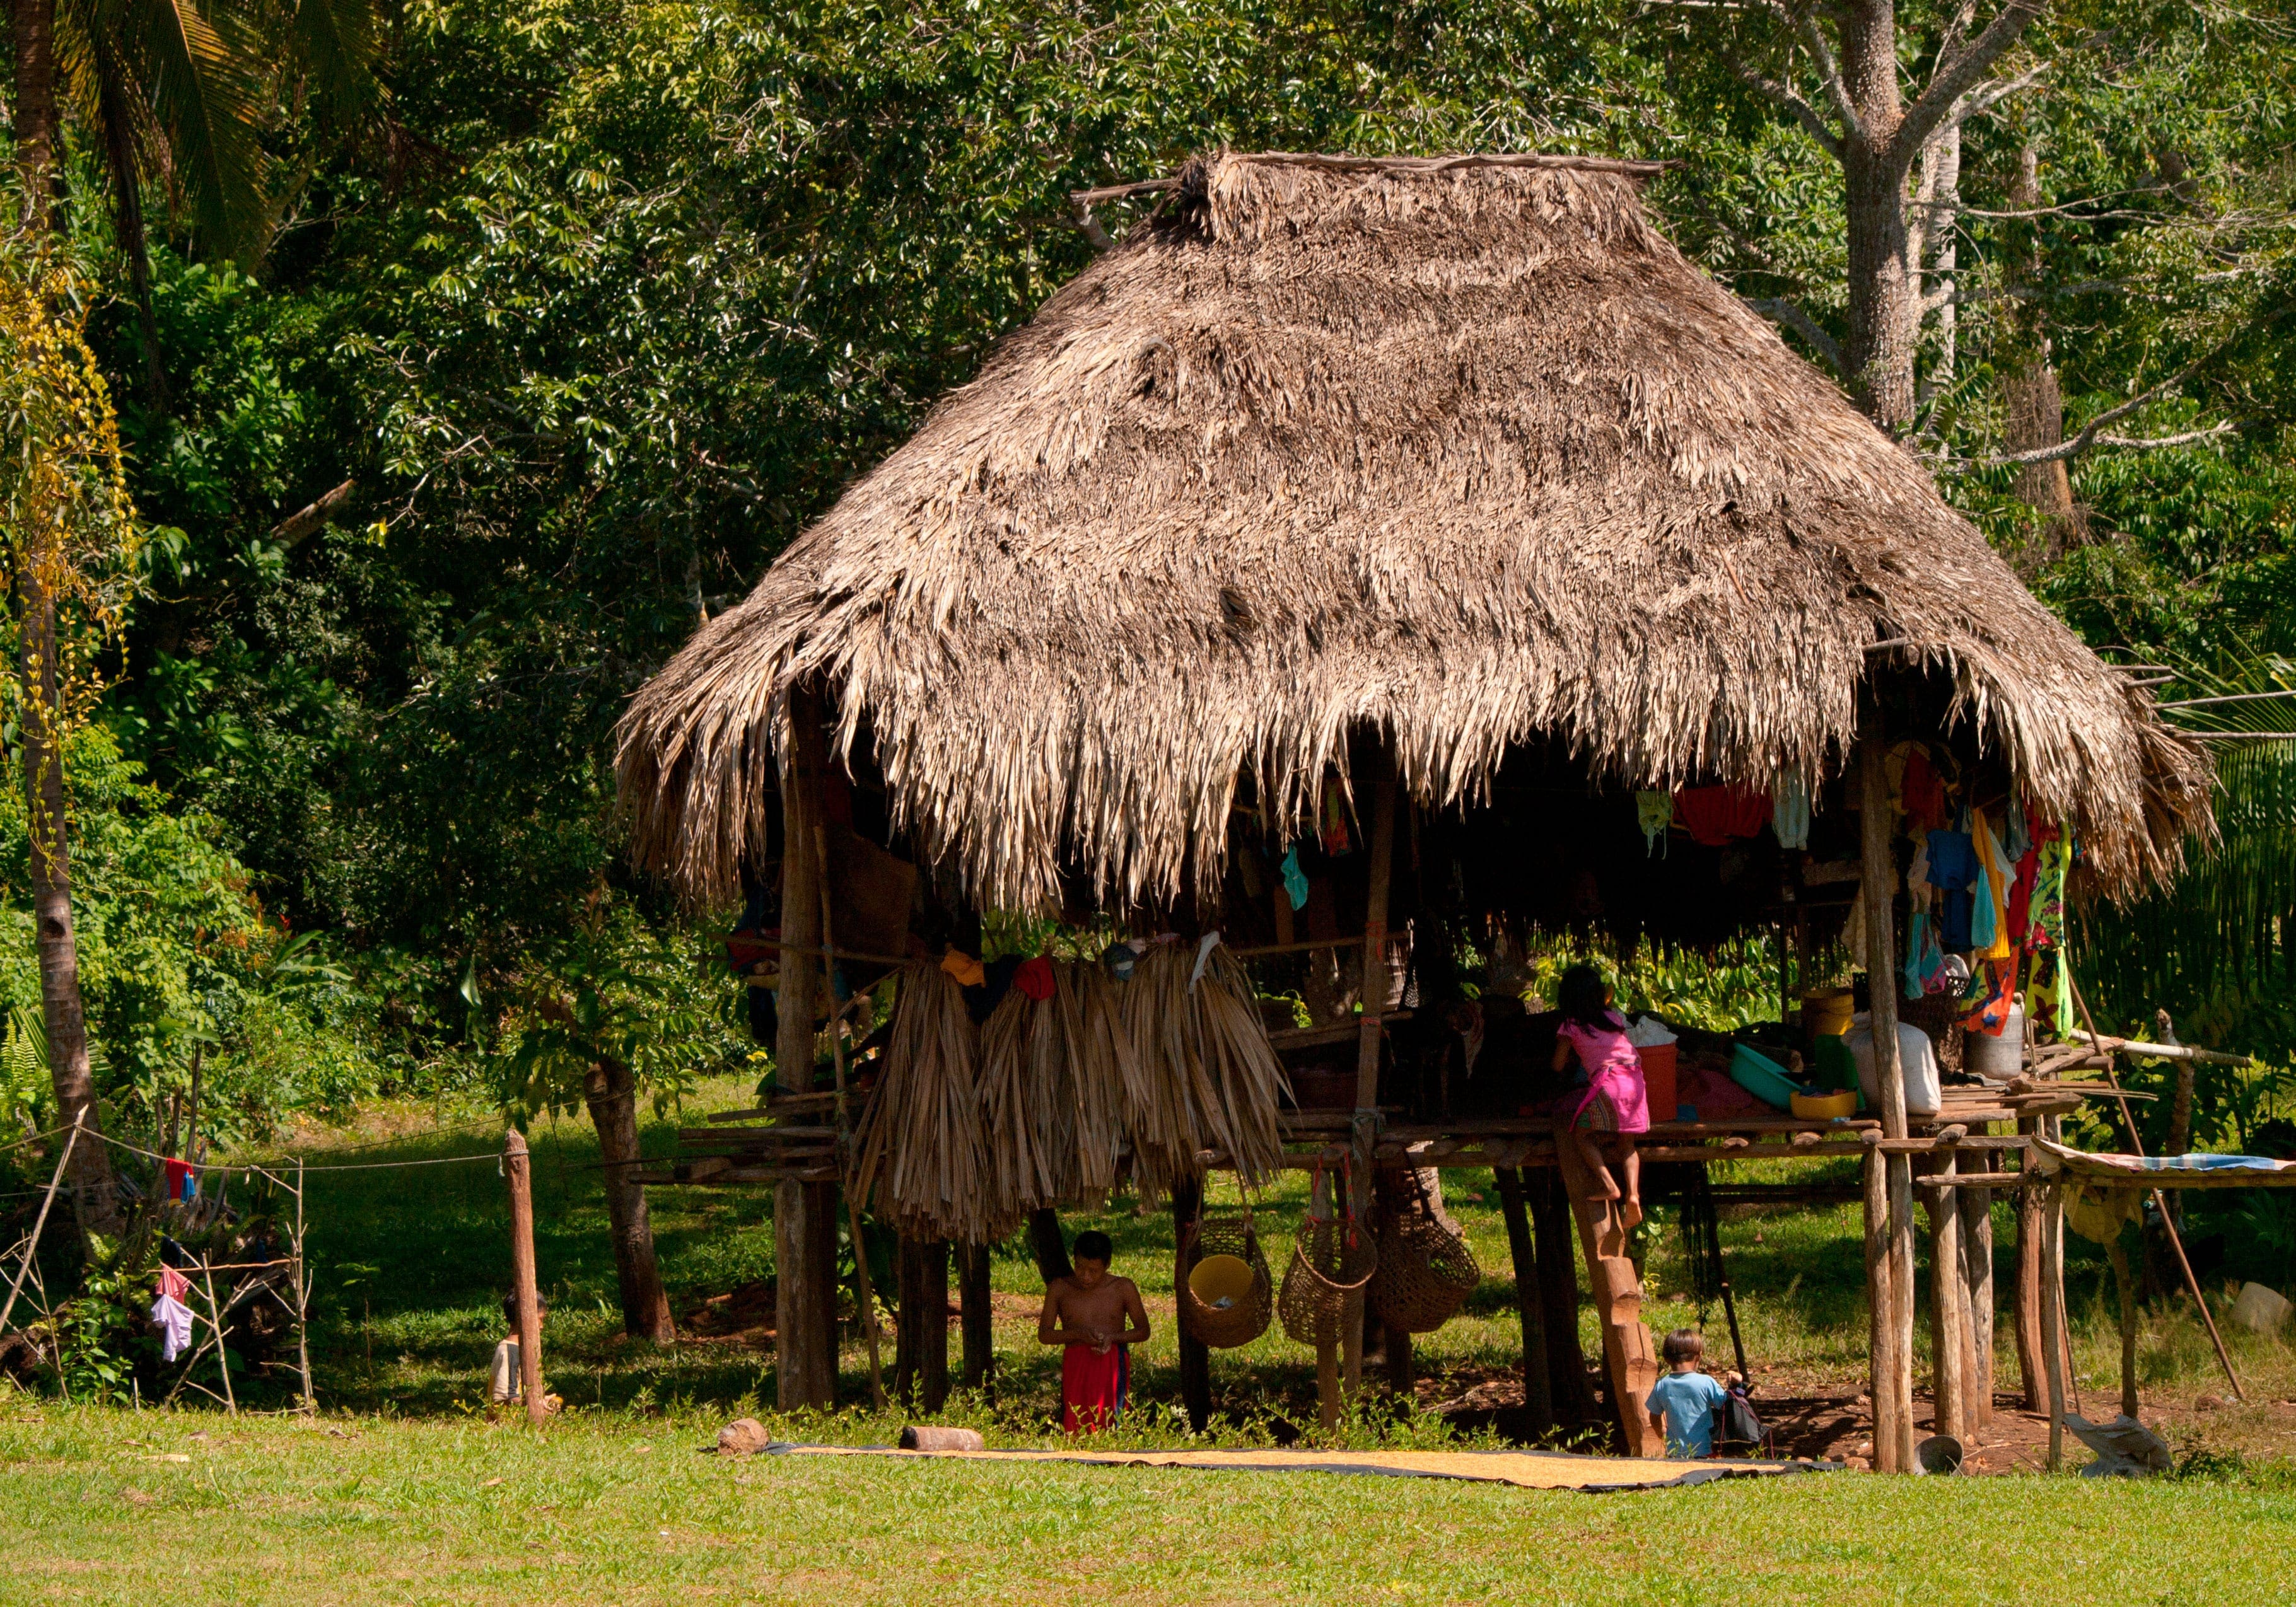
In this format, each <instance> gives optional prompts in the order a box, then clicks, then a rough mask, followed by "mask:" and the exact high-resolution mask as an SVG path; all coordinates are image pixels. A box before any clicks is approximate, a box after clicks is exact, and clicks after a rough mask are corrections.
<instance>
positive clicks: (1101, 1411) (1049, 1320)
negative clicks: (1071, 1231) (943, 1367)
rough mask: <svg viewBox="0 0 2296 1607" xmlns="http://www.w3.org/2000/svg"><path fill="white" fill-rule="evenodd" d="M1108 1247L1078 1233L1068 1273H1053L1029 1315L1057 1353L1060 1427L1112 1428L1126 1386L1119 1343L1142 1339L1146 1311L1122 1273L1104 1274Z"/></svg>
mask: <svg viewBox="0 0 2296 1607" xmlns="http://www.w3.org/2000/svg"><path fill="white" fill-rule="evenodd" d="M1115 1253H1116V1247H1115V1246H1114V1245H1113V1244H1111V1242H1109V1238H1108V1235H1107V1234H1103V1233H1081V1234H1078V1235H1077V1242H1076V1252H1075V1254H1076V1270H1075V1271H1074V1272H1072V1273H1070V1274H1069V1275H1068V1276H1067V1277H1064V1278H1054V1280H1053V1282H1052V1283H1051V1285H1050V1286H1049V1287H1048V1288H1046V1291H1045V1308H1044V1310H1043V1311H1042V1312H1041V1313H1040V1314H1038V1316H1037V1340H1038V1341H1040V1342H1041V1343H1044V1344H1047V1345H1059V1346H1062V1347H1063V1349H1062V1351H1061V1427H1062V1428H1063V1429H1065V1430H1067V1431H1069V1432H1070V1433H1071V1434H1093V1433H1097V1432H1099V1431H1101V1430H1103V1429H1106V1428H1112V1427H1113V1426H1115V1423H1116V1420H1117V1419H1118V1418H1119V1417H1120V1416H1121V1415H1122V1414H1123V1412H1124V1401H1125V1397H1126V1396H1127V1395H1128V1393H1129V1392H1130V1390H1131V1386H1132V1358H1131V1354H1130V1352H1129V1351H1128V1349H1126V1347H1127V1346H1130V1345H1137V1344H1141V1343H1143V1342H1144V1341H1146V1340H1147V1338H1148V1310H1147V1308H1146V1307H1144V1306H1143V1305H1142V1304H1141V1303H1140V1291H1139V1289H1138V1288H1137V1287H1136V1286H1135V1285H1134V1283H1133V1282H1132V1280H1131V1279H1130V1278H1119V1277H1115V1276H1112V1275H1110V1273H1109V1270H1108V1263H1109V1261H1110V1259H1111V1258H1112V1257H1113V1256H1114V1255H1115Z"/></svg>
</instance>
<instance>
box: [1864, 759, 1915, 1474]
mask: <svg viewBox="0 0 2296 1607" xmlns="http://www.w3.org/2000/svg"><path fill="white" fill-rule="evenodd" d="M1857 771H1858V802H1859V815H1860V816H1861V824H1860V832H1861V844H1860V846H1861V848H1862V849H1863V853H1862V855H1861V858H1862V861H1863V865H1862V869H1863V873H1864V878H1863V882H1862V885H1861V887H1860V890H1859V897H1860V898H1862V899H1863V900H1864V903H1865V906H1866V908H1865V914H1866V981H1867V989H1866V992H1867V996H1868V1001H1869V1003H1870V1004H1871V1006H1872V1016H1871V1020H1872V1022H1873V1029H1874V1081H1875V1082H1876V1083H1877V1084H1878V1085H1879V1086H1880V1089H1881V1094H1882V1133H1883V1134H1884V1135H1885V1136H1888V1137H1890V1138H1896V1139H1902V1138H1904V1137H1905V1136H1907V1127H1906V1083H1905V1078H1904V1076H1903V1074H1902V1072H1901V1070H1900V1069H1899V1067H1898V993H1897V985H1896V979H1897V963H1896V960H1895V958H1894V950H1895V947H1896V944H1895V938H1896V932H1897V919H1898V912H1897V896H1896V894H1897V882H1898V864H1897V807H1896V806H1895V805H1894V804H1892V803H1891V802H1890V777H1889V771H1888V766H1887V756H1886V753H1885V751H1884V749H1883V746H1882V732H1881V721H1880V718H1879V717H1878V716H1877V715H1869V716H1868V717H1867V719H1866V729H1865V730H1864V732H1863V733H1862V734H1860V735H1859V737H1858V739H1857ZM1882 1166H1883V1168H1884V1169H1885V1172H1886V1175H1887V1180H1888V1190H1887V1193H1888V1196H1889V1210H1888V1217H1887V1221H1886V1226H1885V1229H1884V1237H1885V1239H1886V1241H1887V1245H1888V1250H1889V1260H1890V1279H1889V1289H1888V1294H1889V1302H1890V1306H1889V1321H1890V1337H1891V1344H1890V1355H1891V1357H1892V1358H1893V1361H1894V1372H1893V1375H1892V1376H1891V1377H1890V1379H1889V1380H1888V1381H1887V1383H1886V1386H1885V1387H1886V1388H1887V1389H1888V1390H1889V1391H1890V1409H1891V1412H1892V1414H1894V1418H1893V1421H1894V1423H1895V1437H1896V1443H1895V1444H1894V1446H1893V1447H1891V1449H1890V1455H1889V1463H1890V1471H1892V1472H1911V1471H1912V1469H1913V1465H1914V1402H1913V1390H1914V1377H1913V1355H1914V1174H1913V1166H1912V1157H1911V1156H1909V1155H1900V1154H1887V1155H1884V1156H1883V1157H1882ZM1876 1382H1877V1383H1878V1382H1881V1381H1879V1380H1877V1381H1876ZM1874 1404H1875V1408H1876V1411H1875V1415H1876V1418H1877V1419H1878V1418H1879V1417H1880V1415H1881V1412H1880V1406H1881V1402H1880V1398H1879V1397H1878V1396H1877V1397H1876V1398H1875V1403H1874ZM1874 1454H1875V1456H1876V1458H1877V1464H1878V1460H1879V1458H1880V1457H1881V1454H1882V1447H1881V1445H1880V1442H1879V1441H1878V1440H1877V1441H1876V1442H1875V1445H1874Z"/></svg>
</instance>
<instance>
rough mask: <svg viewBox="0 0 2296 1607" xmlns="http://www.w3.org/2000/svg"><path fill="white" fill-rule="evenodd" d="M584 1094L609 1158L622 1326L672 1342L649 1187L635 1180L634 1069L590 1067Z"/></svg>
mask: <svg viewBox="0 0 2296 1607" xmlns="http://www.w3.org/2000/svg"><path fill="white" fill-rule="evenodd" d="M583 1096H584V1101H585V1103H587V1104H588V1105H589V1107H590V1119H591V1120H592V1121H593V1122H594V1123H595V1124H596V1125H597V1128H598V1152H599V1156H600V1158H601V1159H602V1160H604V1162H605V1177H606V1218H607V1222H608V1224H609V1226H610V1230H611V1234H612V1236H613V1242H614V1277H615V1281H616V1282H617V1283H619V1284H620V1286H621V1295H622V1327H623V1329H624V1331H625V1332H627V1333H628V1334H629V1336H630V1337H631V1338H632V1339H643V1340H652V1341H654V1342H655V1343H656V1344H668V1342H669V1341H671V1340H672V1339H674V1338H676V1328H675V1327H674V1326H673V1325H672V1324H671V1322H670V1319H669V1297H668V1295H667V1294H665V1293H664V1292H663V1291H662V1287H661V1268H660V1267H659V1266H658V1265H657V1264H656V1262H655V1260H654V1253H653V1225H652V1223H651V1222H650V1221H648V1220H647V1217H646V1198H645V1185H644V1184H642V1183H640V1182H639V1181H638V1178H637V1165H638V1158H639V1157H638V1109H637V1087H636V1085H635V1083H634V1082H633V1081H632V1079H631V1077H630V1069H629V1068H628V1067H627V1066H626V1065H624V1064H623V1063H622V1062H619V1061H618V1060H602V1061H600V1062H598V1063H597V1065H596V1066H594V1067H593V1068H592V1069H591V1071H590V1076H589V1078H588V1079H587V1084H586V1086H585V1087H584V1089H583Z"/></svg>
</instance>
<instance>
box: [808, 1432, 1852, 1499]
mask: <svg viewBox="0 0 2296 1607" xmlns="http://www.w3.org/2000/svg"><path fill="white" fill-rule="evenodd" d="M766 1448H767V1450H768V1451H769V1452H771V1453H773V1454H775V1455H793V1456H898V1457H904V1458H908V1459H911V1460H914V1461H920V1462H922V1461H926V1460H929V1459H933V1458H939V1459H940V1460H943V1461H963V1462H1075V1463H1082V1464H1087V1465H1088V1466H1097V1467H1177V1468H1202V1469H1210V1470H1212V1471H1215V1472H1240V1473H1368V1474H1372V1475H1374V1476H1380V1477H1385V1478H1390V1479H1465V1480H1473V1481H1475V1482H1478V1483H1483V1484H1512V1485H1514V1486H1515V1487H1517V1488H1521V1489H1533V1490H1583V1491H1586V1492H1587V1493H1588V1494H1597V1493H1601V1492H1603V1491H1608V1490H1642V1489H1663V1488H1675V1487H1679V1486H1682V1485H1689V1484H1706V1483H1710V1482H1711V1481H1712V1480H1717V1479H1750V1478H1760V1477H1763V1476H1765V1475H1767V1474H1774V1473H1814V1472H1833V1471H1835V1470H1836V1469H1837V1468H1838V1466H1839V1464H1834V1463H1829V1462H1736V1461H1724V1460H1714V1461H1703V1462H1671V1461H1658V1460H1652V1461H1640V1460H1636V1459H1634V1458H1631V1457H1625V1456H1577V1455H1568V1454H1566V1453H1564V1452H1561V1451H1275V1450H1271V1451H1030V1450H1010V1451H900V1450H895V1449H893V1448H892V1447H875V1446H841V1445H791V1444H789V1443H787V1442H785V1441H777V1442H775V1444H773V1445H770V1446H768V1447H766Z"/></svg>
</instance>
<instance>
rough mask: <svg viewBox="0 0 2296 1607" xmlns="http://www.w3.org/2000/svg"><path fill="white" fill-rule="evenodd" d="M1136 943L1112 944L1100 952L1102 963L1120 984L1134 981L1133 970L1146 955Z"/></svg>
mask: <svg viewBox="0 0 2296 1607" xmlns="http://www.w3.org/2000/svg"><path fill="white" fill-rule="evenodd" d="M1145 952H1146V951H1145V950H1144V949H1143V948H1142V947H1140V946H1139V945H1138V944H1136V943H1111V944H1110V945H1109V946H1108V947H1106V948H1103V949H1102V950H1101V951H1100V963H1102V964H1103V965H1105V966H1106V967H1108V974H1109V975H1110V976H1111V977H1114V978H1115V979H1116V980H1118V981H1119V982H1128V981H1130V980H1132V968H1133V967H1134V966H1135V965H1137V964H1138V963H1140V956H1141V955H1143V954H1144V953H1145Z"/></svg>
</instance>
